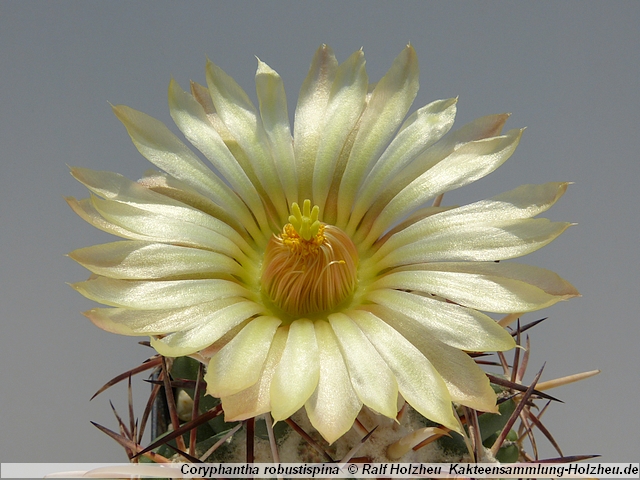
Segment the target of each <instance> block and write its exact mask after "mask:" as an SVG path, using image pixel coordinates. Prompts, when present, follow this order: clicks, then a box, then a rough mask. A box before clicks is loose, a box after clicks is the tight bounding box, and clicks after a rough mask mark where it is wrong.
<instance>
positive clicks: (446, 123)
mask: <svg viewBox="0 0 640 480" xmlns="http://www.w3.org/2000/svg"><path fill="white" fill-rule="evenodd" d="M457 101H458V99H457V98H450V99H448V100H438V101H435V102H433V103H430V104H429V105H426V106H425V107H422V108H421V109H419V110H418V111H416V112H414V113H413V114H412V115H411V116H410V117H409V118H408V119H407V120H406V121H405V123H404V125H403V126H402V128H401V129H400V131H399V132H398V134H397V135H396V137H395V138H394V139H393V141H392V142H391V144H390V145H389V146H388V147H387V149H386V150H385V151H384V153H383V154H382V156H381V157H380V159H379V160H378V161H377V162H376V164H375V165H374V166H373V168H372V169H371V172H369V174H368V175H367V177H366V178H365V180H364V182H363V184H362V187H361V188H360V191H359V192H358V195H357V197H356V199H355V205H354V208H353V212H352V213H351V217H350V218H349V225H348V226H347V231H348V232H353V231H354V230H355V227H356V226H357V225H358V223H360V220H362V217H363V216H364V214H365V213H366V211H367V210H368V209H369V207H370V206H371V205H372V204H373V202H374V201H375V200H376V198H377V196H378V195H379V194H380V190H381V189H382V188H384V187H385V186H386V184H387V182H388V181H389V178H394V177H395V176H396V175H398V173H399V172H400V171H402V169H403V168H405V166H406V165H408V164H409V163H411V162H412V161H413V159H414V158H416V156H417V155H419V154H420V153H422V151H424V150H425V149H426V148H427V147H429V146H431V145H432V144H434V143H435V142H436V141H438V140H439V139H440V138H441V137H442V136H443V135H444V134H445V133H447V132H448V131H449V129H450V128H451V127H452V126H453V120H454V118H455V115H456V103H457Z"/></svg>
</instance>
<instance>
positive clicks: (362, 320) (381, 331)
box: [349, 310, 459, 431]
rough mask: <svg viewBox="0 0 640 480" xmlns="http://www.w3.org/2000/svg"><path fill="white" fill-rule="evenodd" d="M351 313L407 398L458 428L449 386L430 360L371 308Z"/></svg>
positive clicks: (436, 419) (422, 411)
mask: <svg viewBox="0 0 640 480" xmlns="http://www.w3.org/2000/svg"><path fill="white" fill-rule="evenodd" d="M349 316H350V317H351V319H353V320H354V321H355V322H356V323H357V324H358V326H359V327H360V328H361V329H362V331H363V332H364V334H365V335H366V336H367V338H368V339H369V341H370V342H371V343H372V344H373V345H374V346H375V347H376V350H378V353H380V355H381V356H382V358H384V359H385V361H386V362H387V365H388V366H389V368H390V369H391V371H392V372H393V374H394V375H395V376H396V380H397V382H398V389H399V390H400V394H401V395H402V396H403V397H404V399H405V400H406V401H407V402H409V404H410V405H411V406H412V407H413V408H414V409H415V410H416V411H418V412H419V413H420V414H422V415H424V416H425V417H427V418H428V419H430V420H433V421H434V422H438V423H440V424H441V425H444V426H445V427H449V428H451V429H452V430H455V431H458V430H459V426H458V421H457V420H456V418H455V417H454V416H453V406H452V405H451V397H450V396H449V391H448V390H447V386H446V384H445V383H444V381H443V380H442V378H441V377H440V375H439V374H438V372H437V370H436V369H435V368H434V367H433V365H431V363H430V362H429V360H427V358H426V357H425V356H424V355H423V354H422V353H420V351H419V350H418V349H417V348H416V347H414V346H413V345H412V344H411V343H410V342H409V341H408V340H407V339H405V338H404V337H403V336H402V335H400V334H399V333H398V332H397V331H396V330H394V329H393V328H392V327H390V326H389V325H387V324H386V323H385V322H384V321H383V320H381V319H380V318H378V317H377V316H375V315H374V314H372V313H371V312H365V311H361V310H356V311H352V312H349Z"/></svg>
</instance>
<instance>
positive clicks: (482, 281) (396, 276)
mask: <svg viewBox="0 0 640 480" xmlns="http://www.w3.org/2000/svg"><path fill="white" fill-rule="evenodd" d="M372 288H394V289H400V290H418V291H420V292H425V293H430V294H434V295H438V296H439V297H442V298H445V299H447V300H450V301H452V302H455V303H458V304H460V305H463V306H466V307H470V308H475V309H478V310H483V311H487V312H499V313H511V312H530V311H534V310H539V309H541V308H545V307H548V306H550V305H553V304H554V303H556V302H559V301H560V300H566V299H568V298H571V297H575V296H578V295H579V293H578V292H577V290H576V289H575V288H574V287H573V286H572V285H571V284H570V283H569V282H567V281H565V280H563V279H562V278H560V277H559V276H558V275H556V274H555V273H553V272H551V271H549V270H545V269H543V268H538V267H532V266H530V265H522V264H517V263H494V262H490V263H483V262H476V263H473V262H441V263H430V264H419V265H411V266H406V267H400V268H398V269H396V270H394V271H393V272H391V273H389V274H387V275H384V276H383V277H382V278H380V279H379V280H377V281H376V282H374V283H373V285H372Z"/></svg>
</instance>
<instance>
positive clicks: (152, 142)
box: [113, 105, 253, 225]
mask: <svg viewBox="0 0 640 480" xmlns="http://www.w3.org/2000/svg"><path fill="white" fill-rule="evenodd" d="M113 112H114V113H115V114H116V117H118V120H120V121H121V122H122V124H123V125H124V126H125V128H126V129H127V132H128V133H129V136H130V137H131V140H132V141H133V143H134V145H135V146H136V148H137V149H138V151H139V152H140V153H141V154H142V155H143V156H144V157H145V158H146V159H147V160H149V161H150V162H151V163H153V164H154V165H156V166H157V167H158V168H160V169H162V170H164V171H165V172H167V173H168V174H170V175H172V176H174V177H176V178H177V179H180V180H182V181H184V182H186V183H187V184H189V185H191V186H192V187H194V188H196V189H197V190H198V191H199V192H201V193H203V194H204V195H207V196H209V197H210V198H211V199H212V200H213V201H214V202H216V203H218V204H220V205H222V206H224V207H225V208H226V209H227V210H233V211H235V212H237V216H238V217H239V218H241V219H242V220H243V224H245V225H249V224H250V222H252V221H253V220H252V217H251V213H250V212H249V210H248V209H247V206H246V205H245V204H244V203H243V202H242V201H241V200H240V198H239V197H238V196H237V195H236V194H235V193H234V192H233V190H231V188H229V187H228V186H227V185H226V184H225V183H224V182H223V181H222V180H221V179H220V178H219V177H218V176H217V175H215V174H214V173H213V172H212V171H211V169H209V167H207V166H206V165H205V164H204V163H203V162H202V160H200V159H199V158H198V157H197V156H196V155H195V154H194V153H193V152H192V151H191V150H190V149H189V148H188V147H187V146H186V145H185V144H184V143H182V142H181V141H180V140H179V139H178V137H176V136H175V135H174V134H173V133H172V132H171V130H169V129H168V128H167V127H166V126H165V125H164V124H163V123H162V122H160V121H159V120H156V119H155V118H153V117H150V116H149V115H147V114H145V113H142V112H139V111H137V110H134V109H133V108H130V107H127V106H125V105H117V106H114V107H113Z"/></svg>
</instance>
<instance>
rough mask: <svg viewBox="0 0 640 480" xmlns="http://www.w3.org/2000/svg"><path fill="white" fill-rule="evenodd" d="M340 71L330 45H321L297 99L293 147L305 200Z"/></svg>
mask: <svg viewBox="0 0 640 480" xmlns="http://www.w3.org/2000/svg"><path fill="white" fill-rule="evenodd" d="M337 68H338V61H337V60H336V57H335V55H334V54H333V51H332V50H331V48H329V47H328V46H327V45H322V46H321V47H320V48H318V50H317V51H316V53H315V55H314V57H313V61H312V62H311V67H310V68H309V73H308V74H307V77H306V78H305V80H304V82H303V83H302V88H301V89H300V95H299V96H298V104H297V106H296V113H295V121H294V124H293V138H294V140H295V141H294V144H293V147H294V152H295V158H296V165H297V168H296V171H297V173H298V195H299V198H302V199H304V198H306V197H305V196H306V195H308V194H309V192H312V191H313V171H314V166H315V163H316V155H317V152H318V146H319V145H320V139H321V138H322V133H323V132H322V126H323V123H322V119H323V118H324V112H325V110H326V108H327V102H328V101H329V94H330V92H331V85H332V84H333V79H334V78H335V74H336V70H337Z"/></svg>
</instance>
